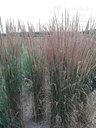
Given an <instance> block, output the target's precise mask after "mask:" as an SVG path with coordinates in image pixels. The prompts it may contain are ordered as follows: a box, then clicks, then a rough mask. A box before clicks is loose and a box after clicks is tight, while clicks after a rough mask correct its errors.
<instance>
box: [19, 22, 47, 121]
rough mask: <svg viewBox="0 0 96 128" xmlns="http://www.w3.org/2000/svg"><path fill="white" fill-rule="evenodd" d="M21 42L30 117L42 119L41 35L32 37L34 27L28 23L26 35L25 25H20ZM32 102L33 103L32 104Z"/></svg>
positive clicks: (43, 94) (36, 119) (43, 65)
mask: <svg viewBox="0 0 96 128" xmlns="http://www.w3.org/2000/svg"><path fill="white" fill-rule="evenodd" d="M20 28H21V32H22V37H23V38H22V42H23V46H24V50H25V54H24V58H25V59H23V69H24V72H25V73H24V74H25V76H24V77H25V79H26V82H27V83H29V85H30V86H31V92H32V106H33V108H32V109H33V113H32V118H33V120H35V121H40V120H42V119H44V115H45V112H44V111H45V110H44V102H45V101H44V100H45V87H44V84H45V83H44V82H45V58H44V55H43V53H42V49H41V44H40V43H41V37H34V29H33V27H32V26H31V25H29V24H28V32H29V34H28V36H27V35H26V33H27V32H26V30H25V27H24V26H22V25H20ZM33 104H34V105H33Z"/></svg>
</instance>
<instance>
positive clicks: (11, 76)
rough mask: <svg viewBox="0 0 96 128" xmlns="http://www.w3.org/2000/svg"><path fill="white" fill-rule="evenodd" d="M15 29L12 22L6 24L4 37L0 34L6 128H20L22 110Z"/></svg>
mask: <svg viewBox="0 0 96 128" xmlns="http://www.w3.org/2000/svg"><path fill="white" fill-rule="evenodd" d="M20 42H21V41H20V38H19V36H18V34H17V33H16V27H15V25H14V24H12V22H8V23H6V37H3V36H2V34H0V44H1V47H2V49H1V72H2V78H3V81H4V84H3V86H4V91H5V93H6V104H5V106H7V110H6V111H7V113H8V119H9V122H8V127H10V128H16V127H17V128H19V127H22V123H21V122H22V109H21V103H20V94H21V86H22V75H21V43H20Z"/></svg>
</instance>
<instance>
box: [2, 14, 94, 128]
mask: <svg viewBox="0 0 96 128" xmlns="http://www.w3.org/2000/svg"><path fill="white" fill-rule="evenodd" d="M89 29H90V30H91V29H93V26H92V25H91V23H90V22H89V21H88V23H87V26H86V29H85V31H83V30H82V32H80V26H79V20H78V17H77V16H76V18H75V19H74V21H69V17H68V15H67V14H65V18H64V19H62V23H59V22H58V19H56V17H54V18H53V20H52V22H51V23H50V24H49V26H48V27H46V26H43V27H41V25H40V26H39V32H40V35H39V36H34V33H35V30H34V28H33V26H32V25H30V24H28V32H27V31H26V29H25V26H24V24H20V22H18V26H17V28H16V26H15V25H14V23H12V22H11V21H10V22H8V23H6V36H3V34H2V32H3V30H2V24H1V30H2V31H1V34H0V124H1V125H3V127H4V128H8V127H10V128H19V127H20V128H21V127H23V123H22V120H23V118H22V117H23V113H22V102H21V93H22V88H24V85H23V83H24V81H25V84H29V86H30V88H31V92H32V97H33V101H32V104H34V107H33V108H32V109H33V113H32V118H33V120H35V121H40V120H43V119H44V118H47V117H46V112H47V111H46V110H47V104H46V97H47V98H48V101H49V103H48V104H49V105H50V109H49V110H48V111H49V113H50V127H52V128H59V127H60V128H68V127H69V125H70V122H71V120H72V115H73V113H74V111H78V113H80V112H79V110H80V106H81V104H83V106H86V102H87V96H88V94H89V93H90V79H91V77H90V76H91V74H92V73H95V69H96V57H95V56H96V35H94V34H91V33H90V32H89V33H87V31H88V30H89ZM19 33H20V34H19ZM47 88H49V94H47V91H46V90H47ZM78 113H77V115H76V117H75V118H76V119H78ZM5 117H6V118H5Z"/></svg>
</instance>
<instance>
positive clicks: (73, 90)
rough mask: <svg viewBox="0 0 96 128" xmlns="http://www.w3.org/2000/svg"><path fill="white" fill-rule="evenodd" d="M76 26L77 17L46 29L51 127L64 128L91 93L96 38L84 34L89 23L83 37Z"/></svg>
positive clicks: (95, 61) (95, 65) (56, 22)
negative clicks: (47, 34) (47, 36)
mask: <svg viewBox="0 0 96 128" xmlns="http://www.w3.org/2000/svg"><path fill="white" fill-rule="evenodd" d="M63 21H65V23H64V22H63ZM79 27H80V26H79V20H78V17H76V19H75V20H74V21H72V22H71V21H69V17H68V15H67V16H66V17H65V19H63V20H62V24H59V23H58V21H57V19H55V20H53V23H52V24H51V25H50V27H49V33H50V37H49V40H48V43H47V47H46V57H47V58H46V60H47V67H48V72H49V79H50V85H49V86H50V92H51V95H50V103H51V127H52V128H53V127H56V128H57V127H65V128H67V127H68V126H69V124H70V120H71V119H72V113H73V112H74V111H78V112H79V110H80V105H81V104H82V103H83V105H84V106H85V105H86V101H87V96H88V94H89V93H90V74H91V73H92V70H93V69H94V68H96V59H95V55H96V51H95V49H96V36H95V35H92V34H91V33H90V34H87V31H88V29H90V28H89V22H88V24H87V27H86V30H85V32H84V33H83V34H82V33H80V29H79ZM77 115H78V114H77ZM76 118H77V116H76ZM84 118H85V117H84Z"/></svg>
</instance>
